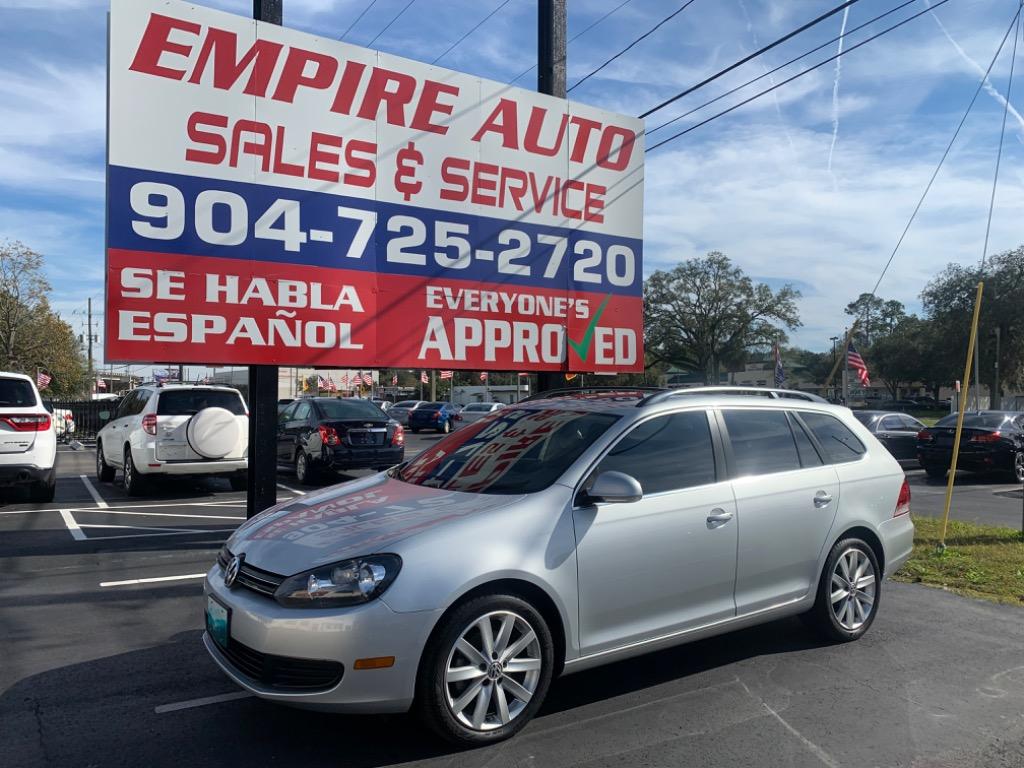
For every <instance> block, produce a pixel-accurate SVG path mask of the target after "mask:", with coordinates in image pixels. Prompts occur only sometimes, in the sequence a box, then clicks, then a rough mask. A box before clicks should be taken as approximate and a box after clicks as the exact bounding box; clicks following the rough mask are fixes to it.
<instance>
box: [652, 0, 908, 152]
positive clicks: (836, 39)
mask: <svg viewBox="0 0 1024 768" xmlns="http://www.w3.org/2000/svg"><path fill="white" fill-rule="evenodd" d="M916 2H917V0H904V2H902V3H900V4H899V5H897V6H896V7H895V8H893V9H891V10H888V11H886V12H885V13H881V14H879V15H878V16H875V18H873V19H870V20H868V21H865V22H864V23H863V24H859V25H858V26H856V27H853V28H852V29H848V30H846V32H844V33H843V34H841V35H837V36H836V37H833V38H832V39H831V40H828V41H826V42H824V43H822V44H821V45H819V46H817V47H815V48H812V49H811V50H809V51H807V52H806V53H801V54H800V55H799V56H797V57H795V58H792V59H790V60H789V61H787V62H786V63H785V64H780V65H779V66H777V67H775V68H774V69H770V70H768V71H767V72H765V73H764V74H761V75H758V76H757V77H754V78H752V79H750V80H747V82H745V83H743V84H742V85H737V86H736V87H735V88H731V89H730V90H728V91H726V92H725V93H723V94H720V95H718V96H715V98H713V99H709V100H708V101H705V102H704V103H703V104H701V105H700V106H697V107H694V108H693V109H691V110H690V111H688V112H684V113H683V114H681V115H678V116H676V117H673V118H672V119H671V120H666V121H665V122H664V123H662V124H661V125H657V126H655V127H654V128H648V129H647V130H646V131H644V133H645V135H648V136H649V135H651V134H652V133H654V132H655V131H660V130H661V129H662V128H664V127H666V126H669V125H672V123H675V122H678V121H679V120H682V119H683V118H684V117H689V116H690V115H692V114H693V113H694V112H699V111H700V110H702V109H704V107H709V106H711V105H712V104H714V103H716V102H718V101H721V100H722V99H724V98H725V97H726V96H732V95H733V94H734V93H736V92H737V91H742V90H743V89H744V88H746V87H747V86H749V85H753V84H754V83H756V82H758V81H760V80H764V79H765V78H766V77H771V76H772V75H774V74H775V73H776V72H778V71H779V70H780V69H785V68H786V67H788V66H789V65H790V64H795V63H796V62H798V61H800V59H806V58H807V57H808V56H810V55H811V54H812V53H817V52H818V51H820V50H821V49H822V48H828V47H829V46H830V45H832V44H834V43H837V42H839V41H840V40H843V39H845V38H847V37H849V36H850V35H852V34H853V33H855V32H859V31H860V30H862V29H864V27H869V26H871V25H872V24H874V23H875V22H876V21H881V20H882V19H884V18H885V17H886V16H891V15H892V14H894V13H896V12H897V11H900V10H902V9H904V8H906V7H907V6H908V5H913V4H914V3H916Z"/></svg>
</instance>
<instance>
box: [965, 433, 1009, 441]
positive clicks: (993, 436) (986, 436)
mask: <svg viewBox="0 0 1024 768" xmlns="http://www.w3.org/2000/svg"><path fill="white" fill-rule="evenodd" d="M1002 439H1003V435H1002V433H1000V432H983V433H982V434H980V435H972V436H971V439H970V440H968V441H967V442H969V443H998V442H999V441H1000V440H1002Z"/></svg>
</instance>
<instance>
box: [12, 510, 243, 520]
mask: <svg viewBox="0 0 1024 768" xmlns="http://www.w3.org/2000/svg"><path fill="white" fill-rule="evenodd" d="M69 511H71V512H94V513H96V514H103V515H127V516H128V517H187V518H189V519H191V520H245V517H244V516H241V517H239V516H237V515H185V514H181V513H180V512H178V513H175V512H128V511H125V510H120V509H104V510H102V511H100V510H98V509H72V510H69ZM0 514H2V513H0Z"/></svg>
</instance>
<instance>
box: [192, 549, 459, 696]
mask: <svg viewBox="0 0 1024 768" xmlns="http://www.w3.org/2000/svg"><path fill="white" fill-rule="evenodd" d="M211 593H212V594H213V595H214V596H215V597H216V598H217V600H219V601H220V602H221V603H223V604H224V605H226V606H228V607H229V608H230V609H231V623H230V634H231V638H232V639H234V640H237V641H238V642H240V643H243V644H244V645H245V646H248V648H251V649H254V650H256V651H259V652H260V653H263V654H268V655H272V656H282V657H287V658H290V659H309V660H317V661H324V660H327V661H337V662H339V663H340V664H341V665H342V666H343V667H344V674H343V675H342V677H341V681H340V682H338V683H337V684H336V685H335V686H334V687H332V688H330V689H329V690H322V691H315V692H305V691H303V692H295V691H282V690H277V689H275V688H273V687H268V686H266V685H264V684H262V683H260V682H257V681H256V680H254V679H253V678H251V677H248V676H246V675H245V674H244V673H243V672H242V671H241V670H240V669H238V668H237V667H235V666H234V665H233V664H232V663H231V661H230V660H229V659H228V657H227V656H226V655H225V654H224V652H223V651H222V650H221V649H220V646H218V645H217V644H216V643H215V642H214V641H213V639H212V638H211V637H210V636H209V634H208V633H204V634H203V643H204V644H205V645H206V649H207V651H209V653H210V656H212V657H213V660H214V661H215V662H217V665H218V666H219V667H220V668H221V669H222V670H223V671H224V673H225V674H226V675H227V676H228V677H230V678H231V679H232V680H234V681H235V683H237V684H238V685H240V686H242V687H243V688H245V689H247V690H249V691H251V692H252V693H254V694H256V695H257V696H259V697H261V698H264V699H268V700H270V701H278V702H281V703H285V704H291V705H294V706H301V707H306V708H310V709H324V710H330V711H336V712H358V713H383V712H405V711H406V710H408V709H409V707H410V706H411V705H412V700H413V696H414V695H415V690H416V674H417V670H418V667H419V662H420V656H421V655H422V653H423V647H424V645H425V644H426V641H427V638H428V637H429V635H430V632H431V631H432V630H433V628H434V624H435V623H436V622H437V620H438V618H440V615H441V611H419V612H412V613H397V612H395V611H392V610H391V608H389V607H388V605H387V604H386V603H385V602H384V601H383V600H381V599H377V600H374V601H373V602H371V603H367V604H366V605H361V606H356V607H353V608H340V609H330V610H311V609H301V608H285V607H284V606H281V605H279V604H278V603H276V602H275V601H274V600H272V599H271V598H269V597H265V596H263V595H260V594H257V593H255V592H252V591H250V590H248V589H245V588H244V587H238V586H237V585H236V586H235V588H234V589H228V588H227V587H225V586H224V579H223V578H222V575H221V569H220V567H219V566H217V565H215V566H214V567H213V568H212V569H210V572H209V573H208V574H207V576H206V581H205V584H204V587H203V594H204V596H205V595H208V594H211ZM204 599H205V597H204ZM380 656H394V657H395V664H394V666H392V667H389V668H386V669H355V662H356V660H357V659H363V658H375V657H380Z"/></svg>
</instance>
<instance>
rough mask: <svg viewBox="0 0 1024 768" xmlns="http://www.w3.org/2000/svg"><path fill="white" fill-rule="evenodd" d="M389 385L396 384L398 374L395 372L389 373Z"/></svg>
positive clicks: (394, 385)
mask: <svg viewBox="0 0 1024 768" xmlns="http://www.w3.org/2000/svg"><path fill="white" fill-rule="evenodd" d="M391 386H392V387H397V386H398V374H397V373H393V374H391Z"/></svg>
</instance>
